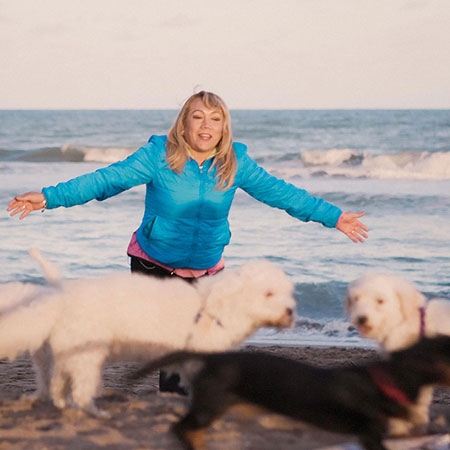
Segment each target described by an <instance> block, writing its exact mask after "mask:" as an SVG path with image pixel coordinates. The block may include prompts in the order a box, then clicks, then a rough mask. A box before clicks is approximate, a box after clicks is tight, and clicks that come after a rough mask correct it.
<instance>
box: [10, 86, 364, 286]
mask: <svg viewBox="0 0 450 450" xmlns="http://www.w3.org/2000/svg"><path fill="white" fill-rule="evenodd" d="M141 184H146V197H145V208H144V217H143V219H142V222H141V225H140V226H139V228H138V229H137V230H136V232H134V233H133V235H132V238H131V241H130V244H129V246H128V255H129V256H130V258H131V270H132V271H133V272H135V271H137V272H144V273H146V274H149V275H155V276H160V277H164V276H173V275H174V276H179V277H182V278H184V279H186V280H188V281H192V280H195V279H196V278H198V277H201V276H205V275H213V274H214V273H217V272H218V271H219V270H221V269H223V267H224V260H223V256H222V255H223V251H224V248H225V246H226V245H227V244H228V243H229V240H230V236H231V234H230V230H229V224H228V215H229V211H230V207H231V204H232V201H233V198H234V194H235V192H236V189H238V188H240V189H243V190H244V191H246V192H247V193H248V194H250V195H251V196H252V197H254V198H256V199H257V200H259V201H261V202H264V203H266V204H268V205H269V206H273V207H277V208H280V209H283V210H285V211H286V212H287V213H288V214H290V215H292V216H293V217H296V218H297V219H299V220H302V221H305V222H306V221H315V222H319V223H322V224H323V225H325V226H326V227H335V228H337V229H338V230H339V231H341V232H343V233H344V234H346V235H347V236H348V237H349V238H350V239H351V240H352V241H353V242H363V241H364V240H365V239H366V238H367V237H368V228H367V227H366V226H365V225H364V224H363V223H362V222H361V221H360V220H359V218H360V217H362V216H363V215H364V213H352V212H342V211H341V209H339V208H338V207H337V206H334V205H332V204H330V203H327V202H325V201H324V200H322V199H320V198H316V197H313V196H311V195H309V194H308V193H307V192H306V191H304V190H301V189H298V188H297V187H295V186H293V185H292V184H288V183H286V182H285V181H284V180H281V179H278V178H276V177H274V176H272V175H270V174H269V173H267V172H266V171H265V170H264V169H263V168H262V167H260V166H258V164H257V163H256V162H255V161H254V160H253V159H252V158H251V157H250V156H249V155H248V154H247V148H246V146H245V145H244V144H241V143H237V142H233V141H232V132H231V119H230V113H229V110H228V108H227V106H226V105H225V103H224V102H223V100H222V99H221V98H220V97H218V96H217V95H215V94H213V93H210V92H205V91H201V92H198V93H196V94H194V95H192V96H191V97H190V98H189V99H188V100H187V101H186V103H185V104H184V105H183V107H182V108H181V111H180V113H179V115H178V117H177V119H176V121H175V123H174V125H173V126H172V128H171V129H170V131H169V133H168V136H152V137H151V138H150V139H149V141H148V143H147V144H146V145H144V146H143V147H141V148H140V149H138V150H137V151H136V152H135V153H134V154H132V155H130V156H129V157H128V158H127V159H125V160H124V161H119V162H117V163H114V164H112V165H110V166H108V167H105V168H102V169H99V170H97V171H95V172H93V173H89V174H86V175H82V176H80V177H77V178H74V179H72V180H69V181H67V182H64V183H59V184H58V185H56V186H50V187H45V188H43V189H42V192H28V193H25V194H22V195H18V196H17V197H15V198H14V199H13V200H11V202H10V203H9V206H8V211H10V215H11V216H15V215H17V214H20V219H23V218H25V217H26V216H27V215H28V214H29V213H30V212H32V211H36V210H40V209H44V208H47V209H53V208H58V207H60V206H64V207H70V206H74V205H80V204H83V203H86V202H88V201H90V200H93V199H97V200H105V199H107V198H109V197H112V196H114V195H117V194H119V193H121V192H123V191H125V190H127V189H130V188H132V187H134V186H137V185H141Z"/></svg>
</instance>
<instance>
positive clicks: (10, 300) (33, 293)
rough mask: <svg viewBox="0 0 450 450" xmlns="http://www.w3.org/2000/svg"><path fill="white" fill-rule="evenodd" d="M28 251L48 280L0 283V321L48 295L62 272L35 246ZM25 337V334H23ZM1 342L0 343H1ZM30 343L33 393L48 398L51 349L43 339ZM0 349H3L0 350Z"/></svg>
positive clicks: (41, 397) (38, 397) (57, 284)
mask: <svg viewBox="0 0 450 450" xmlns="http://www.w3.org/2000/svg"><path fill="white" fill-rule="evenodd" d="M29 253H30V256H31V257H32V258H33V259H35V260H36V261H37V262H38V263H39V264H40V267H41V270H42V272H43V275H44V277H45V279H46V281H47V284H46V285H40V284H36V283H31V282H30V283H28V282H27V283H25V282H21V281H11V282H7V283H0V321H1V320H2V318H3V317H8V316H9V315H11V314H14V312H15V311H16V310H18V309H23V308H27V306H28V305H29V304H30V303H31V302H32V301H34V300H35V299H36V298H38V297H39V296H40V295H48V294H51V293H52V292H55V288H57V287H58V286H59V282H60V281H61V274H60V272H59V270H58V268H57V267H56V266H55V265H54V264H52V263H51V262H50V261H48V260H46V259H45V258H43V257H42V255H41V252H40V251H39V250H38V249H31V250H30V252H29ZM18 327H19V328H20V329H22V328H21V327H22V324H18ZM25 334H26V333H25ZM24 339H27V338H26V337H25V336H24ZM26 345H27V344H25V346H26ZM1 346H2V343H0V347H1ZM32 347H33V350H31V349H27V350H31V351H30V353H31V359H32V362H33V367H34V370H35V373H36V383H37V391H36V393H35V394H34V395H33V397H35V398H36V399H41V400H49V399H50V394H49V385H50V377H51V374H52V365H53V359H52V355H51V351H50V349H49V348H48V345H47V343H46V342H45V341H44V342H42V343H41V345H39V346H34V345H33V346H32ZM0 353H2V352H1V350H0Z"/></svg>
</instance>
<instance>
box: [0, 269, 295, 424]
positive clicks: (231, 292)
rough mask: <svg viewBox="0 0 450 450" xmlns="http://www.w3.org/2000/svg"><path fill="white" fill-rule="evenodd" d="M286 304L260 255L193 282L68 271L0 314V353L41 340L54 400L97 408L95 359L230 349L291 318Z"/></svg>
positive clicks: (12, 353) (282, 277)
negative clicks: (74, 275) (71, 275)
mask: <svg viewBox="0 0 450 450" xmlns="http://www.w3.org/2000/svg"><path fill="white" fill-rule="evenodd" d="M294 310H295V300H294V298H293V284H292V282H291V281H290V280H289V279H288V277H287V276H286V274H285V273H284V272H283V271H282V270H281V269H280V268H279V267H277V266H276V265H275V264H273V263H270V262H269V261H253V262H249V263H247V264H244V265H243V266H241V267H239V268H234V269H225V270H224V271H223V272H221V273H219V274H217V275H214V276H212V277H203V278H200V279H199V280H198V281H197V282H196V283H193V284H189V283H186V282H185V281H183V280H181V279H176V278H170V279H157V278H155V277H149V276H146V275H142V274H132V273H119V274H117V273H116V274H111V275H107V276H103V277H99V278H95V279H72V280H71V279H68V280H63V281H61V282H60V285H59V288H58V289H57V290H56V291H55V292H52V293H48V294H47V295H40V296H39V297H37V298H36V300H35V301H31V302H29V304H27V305H26V307H17V308H15V309H14V310H13V311H11V312H10V313H9V314H4V315H3V316H2V317H1V318H0V343H1V346H0V357H8V358H15V357H16V356H17V355H18V354H19V353H22V352H24V351H30V352H34V351H36V349H38V348H40V347H41V346H42V345H43V343H45V342H47V343H48V345H49V346H50V348H51V350H52V354H53V358H54V373H53V376H52V379H51V386H50V392H51V397H52V400H53V402H54V404H55V405H56V406H57V407H59V408H64V407H66V406H68V405H69V402H71V403H72V404H74V406H78V407H79V408H80V409H82V410H84V411H86V412H88V413H91V414H94V415H97V416H107V414H106V412H104V411H99V410H98V409H97V407H96V405H95V402H94V397H95V396H96V394H97V393H98V391H99V388H100V385H101V371H102V367H103V365H104V363H105V361H107V360H108V361H117V360H122V359H134V360H137V359H140V358H145V359H146V360H148V359H151V358H155V357H158V356H160V355H163V354H165V353H167V352H172V351H175V350H181V349H195V350H199V351H201V350H203V351H220V350H226V349H230V348H233V347H235V346H236V345H238V344H240V343H241V342H242V341H243V340H244V339H246V338H247V337H249V336H250V335H252V334H253V333H254V332H255V331H256V330H257V329H258V328H260V327H265V326H274V327H288V326H292V324H293V314H294Z"/></svg>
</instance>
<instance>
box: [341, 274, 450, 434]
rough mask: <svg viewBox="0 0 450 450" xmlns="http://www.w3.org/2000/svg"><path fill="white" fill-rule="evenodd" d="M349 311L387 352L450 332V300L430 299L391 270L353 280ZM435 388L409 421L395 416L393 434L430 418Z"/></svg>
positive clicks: (424, 391)
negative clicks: (424, 338)
mask: <svg viewBox="0 0 450 450" xmlns="http://www.w3.org/2000/svg"><path fill="white" fill-rule="evenodd" d="M345 308H346V312H347V314H348V316H349V318H350V321H351V323H352V324H353V325H354V326H355V327H356V328H357V329H358V331H359V333H360V334H361V336H363V337H365V338H369V339H374V340H375V341H376V342H377V343H378V344H379V346H380V348H381V350H382V351H383V352H384V353H389V352H392V351H396V350H401V349H404V348H407V347H409V346H411V345H412V344H414V343H415V342H417V341H418V340H419V339H420V338H421V337H423V336H426V337H433V336H436V335H438V334H444V335H448V336H450V301H448V300H444V299H438V298H434V299H430V300H428V301H427V299H426V297H425V296H424V295H423V294H422V293H421V292H420V291H419V290H418V289H417V288H416V287H415V286H413V285H412V284H411V283H409V282H407V281H406V280H404V279H402V278H399V277H397V276H394V275H391V274H383V273H377V272H367V273H366V274H364V275H363V276H362V277H360V278H358V279H356V280H355V281H353V282H352V283H350V284H349V286H348V288H347V298H346V306H345ZM432 395H433V391H432V388H424V389H422V391H421V395H420V398H419V401H418V404H417V405H416V406H414V407H412V408H411V409H410V412H411V416H410V419H409V420H408V421H401V420H395V421H393V422H392V424H391V434H396V435H401V434H409V433H410V432H411V431H412V430H413V429H414V428H416V427H417V428H421V427H422V428H423V427H424V426H425V425H427V424H428V422H429V406H430V403H431V401H432Z"/></svg>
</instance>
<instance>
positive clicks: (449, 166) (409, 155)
mask: <svg viewBox="0 0 450 450" xmlns="http://www.w3.org/2000/svg"><path fill="white" fill-rule="evenodd" d="M135 150H136V148H135V147H120V146H119V147H102V146H84V145H73V144H65V145H63V146H61V147H49V148H42V149H37V150H30V151H9V150H2V149H0V161H18V162H20V161H23V162H78V163H82V162H86V163H87V162H97V163H102V164H111V163H114V162H116V161H119V160H122V159H124V158H126V157H127V156H129V155H130V154H131V153H133V152H134V151H135ZM253 156H254V157H255V159H256V160H258V161H259V160H260V159H261V163H262V164H263V165H264V166H265V167H266V168H267V169H269V170H270V171H273V172H275V173H276V174H277V175H279V176H282V177H285V178H291V177H296V176H300V177H342V178H373V179H415V180H448V179H450V152H441V151H439V152H412V151H409V152H400V153H382V154H374V153H370V152H367V151H365V152H360V151H358V150H354V149H327V150H320V149H318V150H302V151H300V152H298V153H293V152H292V151H291V152H289V153H284V154H281V155H280V154H272V155H269V156H267V155H266V156H265V157H264V158H258V155H253Z"/></svg>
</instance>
